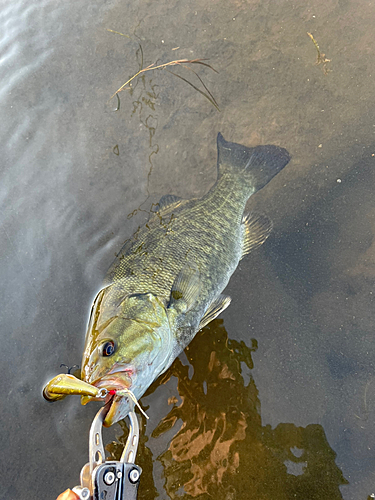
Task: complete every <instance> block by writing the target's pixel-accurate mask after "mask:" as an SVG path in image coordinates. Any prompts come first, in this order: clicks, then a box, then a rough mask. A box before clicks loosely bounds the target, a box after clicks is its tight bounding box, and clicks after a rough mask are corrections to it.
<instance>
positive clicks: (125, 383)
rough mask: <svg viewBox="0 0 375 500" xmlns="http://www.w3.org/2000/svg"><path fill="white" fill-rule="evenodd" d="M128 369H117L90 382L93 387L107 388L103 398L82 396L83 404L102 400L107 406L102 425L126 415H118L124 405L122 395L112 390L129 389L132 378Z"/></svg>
mask: <svg viewBox="0 0 375 500" xmlns="http://www.w3.org/2000/svg"><path fill="white" fill-rule="evenodd" d="M129 372H130V370H126V371H117V372H114V373H109V374H108V375H105V376H104V377H102V378H100V379H98V380H96V381H95V382H93V383H92V385H94V386H95V387H98V388H99V389H100V388H104V389H107V391H108V394H107V395H106V397H105V399H104V400H103V399H101V398H98V397H92V396H82V398H81V402H82V404H83V405H86V404H87V403H89V402H90V401H104V404H105V406H106V407H107V408H108V411H107V414H106V417H105V419H104V422H103V424H104V426H106V427H109V426H110V425H112V424H113V423H115V422H117V421H118V420H121V419H122V418H124V417H125V416H126V415H123V416H120V415H119V413H121V408H122V407H123V406H124V403H125V401H124V399H126V398H124V395H120V396H119V395H117V394H116V393H113V391H123V390H126V389H129V390H131V389H130V388H131V386H132V379H131V376H130V373H129Z"/></svg>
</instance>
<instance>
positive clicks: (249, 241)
mask: <svg viewBox="0 0 375 500" xmlns="http://www.w3.org/2000/svg"><path fill="white" fill-rule="evenodd" d="M242 224H243V225H244V226H245V235H244V239H243V242H242V255H241V259H242V258H243V257H244V256H245V255H246V254H248V253H249V252H251V251H252V250H254V248H257V247H259V246H260V245H262V244H263V243H264V242H265V241H266V239H267V238H268V236H269V235H270V233H271V231H272V222H271V221H270V219H269V218H268V217H266V216H265V215H259V214H247V215H246V216H245V217H244V218H243V220H242Z"/></svg>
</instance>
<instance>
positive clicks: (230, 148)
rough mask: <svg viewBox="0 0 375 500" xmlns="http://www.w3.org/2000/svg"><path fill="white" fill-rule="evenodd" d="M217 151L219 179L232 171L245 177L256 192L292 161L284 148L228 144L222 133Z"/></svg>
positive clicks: (219, 135)
mask: <svg viewBox="0 0 375 500" xmlns="http://www.w3.org/2000/svg"><path fill="white" fill-rule="evenodd" d="M217 149H218V159H217V168H218V178H220V177H221V176H222V175H223V173H224V172H227V171H232V173H233V175H237V176H238V175H239V176H241V177H243V178H244V181H245V182H246V183H247V184H248V185H251V187H252V188H253V189H254V191H258V190H259V189H261V188H262V187H263V186H265V185H266V184H267V183H268V182H269V181H270V180H271V179H272V178H273V177H274V176H275V175H276V174H277V173H278V172H280V170H282V169H283V168H284V167H285V165H286V164H287V163H288V162H289V160H290V156H289V153H288V151H287V150H286V149H284V148H280V147H278V146H256V147H255V148H247V147H246V146H242V145H241V144H236V143H234V142H227V141H226V140H225V139H224V137H223V136H222V135H221V134H220V133H219V134H218V136H217Z"/></svg>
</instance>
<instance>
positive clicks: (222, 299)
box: [199, 295, 231, 330]
mask: <svg viewBox="0 0 375 500" xmlns="http://www.w3.org/2000/svg"><path fill="white" fill-rule="evenodd" d="M230 301H231V298H230V297H228V296H227V295H219V297H218V298H217V299H215V300H214V301H213V302H211V304H210V306H209V308H208V309H207V311H206V312H205V315H204V316H203V318H202V319H201V321H200V323H199V329H200V330H201V329H202V328H203V327H204V326H206V325H208V323H210V321H212V320H213V319H215V318H217V316H219V314H220V313H222V312H223V311H224V309H226V308H227V307H228V306H229V304H230Z"/></svg>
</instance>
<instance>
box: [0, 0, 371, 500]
mask: <svg viewBox="0 0 375 500" xmlns="http://www.w3.org/2000/svg"><path fill="white" fill-rule="evenodd" d="M374 20H375V14H374V11H373V5H372V4H371V3H369V2H358V1H354V0H328V1H324V2H323V1H322V0H315V1H311V2H305V1H299V2H298V1H297V2H294V3H293V2H290V1H277V2H276V1H259V0H253V1H248V2H242V1H237V0H233V1H226V2H223V1H209V2H205V3H202V2H197V1H191V2H173V1H172V2H147V1H140V2H136V3H135V2H133V3H131V2H129V3H124V2H119V1H116V0H113V1H106V2H98V1H91V2H84V1H79V0H78V1H77V0H76V1H75V2H64V3H57V2H53V1H38V2H37V1H35V2H32V3H30V2H26V1H19V2H3V3H2V4H1V7H0V23H1V33H2V36H1V40H0V54H1V55H0V62H1V65H0V74H1V80H0V81H1V84H0V105H1V116H2V121H1V124H0V133H1V136H2V141H1V143H2V155H1V158H2V162H1V165H2V175H1V185H0V202H1V211H0V231H1V239H0V245H1V252H0V255H1V258H2V266H1V283H2V286H1V304H2V307H1V310H0V315H1V324H2V349H1V356H2V362H1V365H0V366H1V368H0V373H1V380H2V383H3V391H4V393H5V395H3V400H2V426H1V444H2V451H3V457H4V458H3V467H2V472H1V478H0V484H1V485H2V492H1V494H0V497H1V498H4V499H5V498H6V499H17V500H19V499H25V500H26V499H28V498H39V497H40V498H45V497H46V498H47V496H48V498H56V496H57V495H58V493H60V492H61V491H63V490H64V489H66V488H67V487H68V486H74V485H75V484H77V483H78V476H79V472H80V469H81V467H82V466H83V465H84V463H85V462H86V461H87V452H88V450H87V439H88V430H89V426H90V423H91V420H92V418H93V416H94V414H95V412H96V411H97V408H98V406H97V405H95V404H92V405H88V406H86V407H81V405H80V403H79V399H78V398H73V397H71V398H67V399H66V400H64V401H61V402H58V403H55V404H50V405H49V404H47V403H46V402H45V401H44V400H43V399H42V397H41V388H42V386H43V384H44V383H45V382H46V381H47V380H48V378H49V377H51V376H53V375H55V374H57V373H58V372H59V371H61V369H60V364H61V363H66V364H67V365H70V366H71V365H73V364H75V363H80V358H81V353H82V348H83V340H84V333H85V328H86V322H87V318H88V313H89V310H90V306H91V302H92V299H93V298H94V296H95V294H96V292H97V290H98V287H99V286H100V283H101V280H102V277H103V276H104V274H105V272H106V270H107V268H108V267H109V265H110V264H111V262H112V260H113V257H114V254H115V253H116V252H117V251H118V250H119V249H120V248H121V245H122V243H123V241H124V240H125V239H126V238H127V237H129V236H130V235H131V234H132V232H133V231H134V230H135V229H136V227H137V226H138V225H139V224H140V223H142V222H143V221H144V220H145V218H146V217H147V214H146V213H145V212H142V211H138V212H137V213H136V214H135V215H134V216H133V217H131V218H128V217H127V216H128V214H129V213H131V212H133V210H134V209H136V208H137V207H140V206H141V207H142V209H144V210H147V209H148V208H149V207H150V206H151V203H152V202H154V201H157V200H158V199H159V198H160V196H162V195H163V194H166V193H171V194H172V193H173V194H176V195H179V196H182V197H186V198H189V197H193V196H200V195H203V194H204V193H205V192H207V190H208V189H209V187H210V186H211V185H212V184H213V182H214V180H215V176H216V164H215V163H216V146H215V139H216V135H217V133H218V132H219V131H220V132H222V133H223V135H224V137H225V138H226V139H228V140H230V141H235V142H239V143H243V144H246V145H248V146H252V145H256V144H260V143H262V144H267V143H268V144H278V145H281V146H283V147H285V148H287V149H288V151H289V152H290V153H291V155H292V157H293V159H292V161H291V163H290V164H289V165H288V166H287V167H286V169H284V171H283V172H282V173H281V174H280V175H278V176H277V177H276V178H275V179H274V180H273V181H272V182H271V184H270V185H269V186H267V187H266V188H265V189H264V190H262V191H261V192H259V193H258V194H257V195H255V196H254V197H253V198H252V199H251V201H250V202H249V210H251V209H256V210H257V211H258V212H263V213H265V214H267V215H268V216H269V217H270V218H271V219H272V220H273V221H274V226H275V229H274V232H273V234H272V235H271V237H270V238H269V240H268V241H267V242H266V244H265V245H264V247H262V248H261V249H260V250H258V251H256V252H254V253H253V254H251V255H250V256H248V257H247V258H246V259H244V260H242V261H241V264H240V266H239V269H238V270H237V272H236V273H235V275H234V276H233V278H232V280H231V282H230V284H229V286H228V288H227V290H226V293H228V294H229V295H231V297H232V304H231V306H230V308H229V309H228V310H227V311H225V313H224V314H223V316H222V319H219V320H216V321H214V322H213V323H212V324H210V325H209V326H207V327H206V328H205V329H204V330H203V331H202V332H201V333H199V334H198V335H197V337H196V339H195V340H194V341H193V343H192V344H191V346H190V348H189V349H188V350H187V351H186V353H184V354H183V355H182V356H181V357H180V359H178V360H177V361H176V363H175V364H174V365H173V366H172V367H171V368H170V370H169V371H168V372H167V374H165V376H163V379H162V380H159V381H157V382H156V383H155V384H154V385H153V386H152V388H151V389H150V390H149V391H148V393H147V395H146V396H145V397H144V398H143V399H142V404H143V405H144V406H145V407H148V414H149V415H150V417H151V418H150V421H149V422H148V423H147V426H144V427H143V437H142V445H141V449H140V451H139V455H138V463H139V464H140V465H141V466H142V467H143V469H144V473H143V475H142V480H141V488H140V495H139V496H140V497H141V498H144V499H153V498H156V497H157V495H159V496H158V498H161V499H168V498H172V499H173V498H185V499H188V498H199V499H209V498H223V499H228V500H229V499H238V500H244V499H248V498H254V500H255V499H257V500H258V499H259V498H265V499H271V498H272V499H274V498H285V499H292V498H293V499H295V498H300V499H306V498H308V499H334V498H338V499H339V498H344V499H346V500H351V499H353V500H360V499H362V500H366V499H367V498H368V497H369V496H370V495H371V494H372V493H375V484H374V470H375V442H374V439H375V438H374V435H375V432H374V431H375V429H374V422H375V419H374V407H375V399H374V398H375V381H374V377H375V372H374V363H373V360H374V356H375V352H374V350H375V347H374V342H373V341H372V339H373V329H374V325H375V317H374V314H375V313H374V307H373V302H374V295H375V290H374V280H375V272H374V269H375V251H374V246H373V234H374V231H375V222H374V221H375V209H374V203H373V189H374V183H375V178H374V175H375V174H374V164H375V156H374V155H375V141H374V132H375V120H374V104H373V96H374V92H375V84H374V78H373V75H375V57H374V55H373V50H372V47H373V24H374ZM108 30H113V31H118V32H121V33H123V34H127V35H129V36H130V37H131V38H127V37H124V36H121V35H118V34H116V33H113V32H110V31H108ZM307 32H310V33H312V34H313V36H314V37H315V40H316V41H317V43H318V44H319V47H320V51H321V54H323V53H324V54H325V56H322V57H323V59H324V58H325V59H330V61H329V62H326V63H325V64H323V63H322V64H320V65H315V61H316V57H317V50H316V47H315V46H314V43H313V42H312V40H311V39H310V38H309V37H308V35H307ZM139 45H141V47H142V51H143V59H144V66H146V65H148V64H151V63H152V62H156V61H158V62H167V61H170V60H173V59H180V58H189V59H193V58H209V61H208V62H209V63H210V64H212V65H213V67H214V68H215V69H216V70H218V71H219V73H218V74H215V73H213V72H212V71H211V70H210V69H209V68H204V67H202V68H200V69H197V68H196V69H197V70H198V72H199V75H200V77H201V78H202V79H203V80H204V82H205V84H206V85H207V86H208V88H209V89H210V91H211V92H212V93H213V95H214V96H215V98H216V100H217V102H218V104H219V106H220V109H221V112H220V113H219V112H218V111H217V110H216V109H215V108H214V107H213V106H212V105H211V104H210V102H209V101H208V100H207V99H205V98H204V97H203V96H202V95H201V94H199V93H198V92H197V91H195V90H194V89H193V88H192V87H191V86H189V85H187V84H186V83H185V82H183V81H182V80H181V79H178V78H176V77H174V76H173V75H171V74H169V73H166V72H165V71H164V72H160V71H159V72H149V73H147V74H146V75H145V76H144V78H142V79H140V80H138V83H137V82H134V86H133V90H132V91H129V90H128V91H124V92H122V93H121V94H120V109H119V110H118V111H114V109H115V108H116V106H117V104H118V103H117V100H116V99H115V100H112V101H110V102H108V99H109V97H110V96H111V95H112V94H113V93H114V92H115V91H116V90H117V89H118V88H119V87H120V86H121V85H122V84H123V83H124V82H125V81H126V80H127V79H128V78H129V77H130V76H131V75H133V74H134V73H135V72H136V71H137V70H138V68H139V61H140V58H141V53H140V50H139ZM177 47H178V48H177ZM174 49H175V50H174ZM327 70H329V71H328V72H327ZM176 71H179V72H180V73H179V74H180V75H182V76H184V77H185V78H188V79H189V80H191V81H192V82H194V84H195V85H197V86H199V88H201V89H202V86H201V84H200V82H199V80H197V79H196V78H195V76H194V75H193V74H192V73H188V72H187V73H186V72H185V73H184V72H183V70H182V69H180V70H178V69H177V70H176ZM325 73H327V74H325ZM145 200H147V201H146V202H145ZM143 202H145V203H144V205H142V203H143ZM224 325H225V327H224ZM121 434H122V430H121V428H120V427H119V426H114V428H111V429H110V430H109V431H107V432H106V434H105V439H106V441H107V442H108V443H110V442H111V441H115V443H116V442H117V444H112V445H110V447H109V451H111V452H112V453H113V454H115V455H116V453H118V452H119V449H120V444H119V442H121V441H122V438H121ZM116 435H119V436H120V437H119V438H116ZM15 471H17V472H16V475H15Z"/></svg>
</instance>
